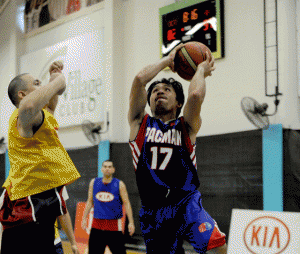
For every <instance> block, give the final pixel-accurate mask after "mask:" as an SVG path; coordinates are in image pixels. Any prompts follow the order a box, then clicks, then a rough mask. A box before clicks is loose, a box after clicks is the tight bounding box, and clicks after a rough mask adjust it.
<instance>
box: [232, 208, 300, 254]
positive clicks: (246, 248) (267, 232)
mask: <svg viewBox="0 0 300 254" xmlns="http://www.w3.org/2000/svg"><path fill="white" fill-rule="evenodd" d="M228 253H229V254H233V253H243V254H248V253H255V254H261V253H263V254H275V253H276V254H279V253H282V254H283V253H285V254H294V253H295V254H298V253H300V213H290V212H268V211H257V210H240V209H233V210H232V216H231V223H230V232H229V242H228Z"/></svg>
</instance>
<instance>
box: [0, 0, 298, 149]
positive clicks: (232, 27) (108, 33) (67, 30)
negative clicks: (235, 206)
mask: <svg viewBox="0 0 300 254" xmlns="http://www.w3.org/2000/svg"><path fill="white" fill-rule="evenodd" d="M270 1H271V0H270ZM11 2H14V1H11ZM21 2H22V1H21V0H18V1H17V6H20V3H21ZM174 2H175V1H174V0H151V1H148V0H126V1H125V0H106V1H105V5H104V8H103V10H99V11H98V12H99V15H102V16H103V23H102V24H95V23H93V21H88V22H87V21H86V20H85V21H84V22H82V21H81V22H77V21H76V20H74V21H70V22H68V23H65V24H62V25H60V26H58V27H56V28H53V29H51V30H49V31H46V32H43V33H40V34H37V35H35V36H33V37H30V38H26V37H25V38H23V39H22V38H20V40H18V43H17V42H16V38H18V35H17V34H18V33H17V31H16V29H14V28H13V25H12V24H13V22H11V21H12V20H14V17H13V14H12V13H14V12H6V11H5V12H4V14H2V15H1V20H0V29H1V36H3V37H4V38H6V40H2V41H0V54H1V55H0V56H1V58H0V67H2V68H1V69H0V72H1V74H2V75H1V77H2V81H3V83H2V84H4V85H2V86H1V91H0V99H1V98H2V97H3V95H4V93H5V92H6V89H7V86H6V85H8V82H9V80H10V79H11V78H12V77H13V76H14V75H15V74H17V72H18V70H17V69H16V68H17V67H15V66H18V59H19V56H20V54H27V53H29V52H32V51H35V50H38V49H41V48H44V47H47V46H51V45H53V44H55V43H57V42H59V41H62V40H65V39H67V38H71V37H74V36H77V35H79V34H81V33H83V32H87V31H88V30H89V29H91V26H99V25H103V26H104V27H105V47H106V51H105V52H106V59H105V66H106V73H105V78H104V81H105V82H106V83H107V84H110V85H111V88H112V89H111V96H109V101H110V102H111V104H110V108H109V110H110V132H109V133H108V135H106V136H104V137H103V138H108V139H109V140H110V141H112V142H127V141H128V135H129V126H128V124H127V112H128V100H129V92H130V87H131V83H132V80H133V78H134V76H135V75H136V74H137V73H138V71H139V70H140V69H142V68H143V67H145V66H146V65H148V64H151V63H154V62H155V61H157V60H158V59H159V57H160V53H159V39H160V37H159V8H160V7H163V6H166V5H169V4H172V3H174ZM297 4H298V9H299V0H297ZM10 5H12V3H11V4H10ZM278 5H279V6H280V10H279V23H278V24H279V26H280V28H279V38H280V39H279V50H280V55H279V60H280V65H279V67H280V69H279V72H280V75H281V76H280V82H281V83H282V84H280V87H281V91H280V92H282V93H283V96H282V97H281V102H280V105H279V113H278V114H277V116H276V117H270V121H271V123H283V124H284V127H291V128H298V127H297V126H298V125H299V113H298V110H299V98H298V95H297V91H298V90H297V89H298V86H299V81H298V78H297V77H296V79H295V78H294V76H295V75H296V76H297V73H295V72H297V68H296V69H295V68H293V66H292V65H293V64H294V65H295V66H296V65H297V64H296V63H297V62H295V59H296V56H295V52H297V51H296V29H297V26H295V25H294V26H291V27H288V26H290V25H291V24H292V22H295V21H296V11H295V10H296V0H294V1H288V0H279V1H278ZM17 6H15V7H14V8H17ZM224 7H225V11H224V17H225V57H224V58H223V59H218V60H216V71H215V72H214V73H213V76H212V77H209V78H207V95H206V98H205V102H204V104H203V108H202V112H201V115H202V119H203V125H202V128H201V130H200V132H199V133H198V136H202V135H215V134H221V133H229V132H238V131H244V130H251V129H255V127H254V126H253V125H252V124H251V123H250V122H249V121H248V120H247V118H246V117H245V116H244V115H243V112H242V110H241V107H240V101H241V99H242V98H243V97H244V96H251V97H253V98H255V99H256V100H257V101H258V102H260V103H263V102H267V103H268V104H269V109H268V112H269V113H272V112H273V111H274V104H273V100H274V98H268V97H265V84H264V82H265V78H264V75H265V74H264V16H263V11H264V9H263V1H261V0H252V1H240V0H226V1H224ZM7 8H9V7H7ZM9 15H10V16H9ZM4 20H8V21H9V24H8V26H9V27H10V28H11V29H8V30H7V29H4V28H6V27H5V26H4ZM298 20H299V17H298ZM280 33H281V34H280ZM286 36H288V37H290V38H286ZM298 38H299V37H298ZM9 40H15V41H14V43H12V44H11V43H8V41H9ZM293 40H294V41H293ZM15 46H17V51H18V52H19V54H18V55H17V54H16V50H14V47H15ZM290 46H291V47H292V48H290V49H289V50H287V49H288V48H289V47H290ZM5 47H10V49H9V51H7V50H5ZM285 54H288V56H286V55H285ZM293 57H294V58H293ZM2 59H10V60H11V59H12V61H9V65H7V62H8V61H7V60H6V61H5V60H2ZM10 65H13V67H10ZM7 68H8V70H7ZM162 77H167V78H168V77H174V78H176V79H178V80H179V81H181V82H182V84H183V85H184V88H185V94H187V89H188V82H187V81H184V80H182V79H180V78H179V77H178V76H177V75H176V74H173V73H172V72H171V71H162V72H161V73H160V74H159V75H158V76H157V78H158V79H159V78H162ZM5 86H6V87H5ZM295 89H296V90H295ZM290 91H291V92H290ZM295 91H296V92H295ZM147 109H148V111H149V108H148V107H147ZM287 110H288V112H289V115H288V116H287V114H286V112H287ZM1 121H2V120H1ZM59 134H60V137H61V140H62V142H63V144H64V145H65V146H66V147H80V146H88V145H89V143H88V141H87V140H86V139H85V137H84V136H83V134H82V132H81V129H80V128H72V129H68V128H66V129H63V130H61V131H60V132H59Z"/></svg>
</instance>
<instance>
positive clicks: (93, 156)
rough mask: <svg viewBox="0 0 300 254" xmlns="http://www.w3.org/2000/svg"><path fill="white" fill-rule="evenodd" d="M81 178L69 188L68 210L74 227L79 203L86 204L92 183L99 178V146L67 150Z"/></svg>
mask: <svg viewBox="0 0 300 254" xmlns="http://www.w3.org/2000/svg"><path fill="white" fill-rule="evenodd" d="M67 152H68V154H69V155H70V157H71V159H72V161H73V162H74V165H75V166H76V168H77V170H78V172H79V173H80V175H81V177H80V178H79V179H78V180H77V181H75V182H74V183H72V184H70V185H68V186H67V191H68V194H69V200H68V201H67V208H68V210H69V212H70V216H71V219H72V223H73V226H74V225H75V224H74V223H75V215H76V208H77V203H78V202H86V201H87V197H88V189H89V184H90V181H91V180H92V179H93V178H95V177H97V176H98V146H93V147H90V148H85V149H74V150H70V149H68V150H67Z"/></svg>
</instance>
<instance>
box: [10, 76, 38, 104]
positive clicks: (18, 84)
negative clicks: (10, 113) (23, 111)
mask: <svg viewBox="0 0 300 254" xmlns="http://www.w3.org/2000/svg"><path fill="white" fill-rule="evenodd" d="M40 85H41V81H40V80H38V79H36V78H35V77H33V76H32V75H30V74H28V73H23V74H20V75H18V76H16V77H15V78H14V79H13V80H12V81H11V82H10V83H9V85H8V97H9V99H10V100H11V102H12V104H14V105H15V106H16V107H17V108H18V107H19V104H20V101H21V100H22V99H23V98H24V97H25V96H26V95H28V94H29V93H31V92H33V91H34V90H35V89H37V88H39V87H40Z"/></svg>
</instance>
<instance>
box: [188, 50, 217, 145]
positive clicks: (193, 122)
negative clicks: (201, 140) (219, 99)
mask: <svg viewBox="0 0 300 254" xmlns="http://www.w3.org/2000/svg"><path fill="white" fill-rule="evenodd" d="M214 70H215V67H214V57H213V56H212V57H211V58H210V56H209V54H208V52H206V61H204V62H202V63H201V64H199V65H198V67H197V71H196V73H195V75H194V77H193V78H192V81H191V83H190V86H189V91H188V98H187V102H186V105H185V107H184V110H183V117H184V120H185V122H186V124H187V127H188V131H189V136H190V139H191V142H192V143H195V142H196V135H197V133H198V131H199V129H200V127H201V123H202V120H201V117H200V112H201V106H202V103H203V101H204V97H205V93H206V83H205V78H206V77H207V76H211V75H212V71H214Z"/></svg>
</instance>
